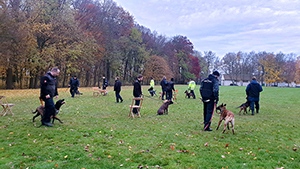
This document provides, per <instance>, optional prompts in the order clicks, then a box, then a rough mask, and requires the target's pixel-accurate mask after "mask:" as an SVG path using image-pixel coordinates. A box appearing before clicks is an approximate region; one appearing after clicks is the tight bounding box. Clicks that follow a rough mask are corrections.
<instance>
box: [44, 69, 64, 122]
mask: <svg viewBox="0 0 300 169" xmlns="http://www.w3.org/2000/svg"><path fill="white" fill-rule="evenodd" d="M59 72H60V70H59V69H58V68H57V67H53V68H52V69H51V71H50V72H47V73H46V75H44V76H43V77H42V78H41V94H40V98H41V99H43V100H44V102H45V112H44V115H43V117H42V120H41V122H42V125H45V126H48V127H53V125H52V124H51V123H50V121H51V116H52V115H54V114H55V105H54V102H53V97H55V98H56V99H58V92H57V82H56V76H58V75H59Z"/></svg>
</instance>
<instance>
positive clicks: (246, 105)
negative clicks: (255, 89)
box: [237, 98, 250, 115]
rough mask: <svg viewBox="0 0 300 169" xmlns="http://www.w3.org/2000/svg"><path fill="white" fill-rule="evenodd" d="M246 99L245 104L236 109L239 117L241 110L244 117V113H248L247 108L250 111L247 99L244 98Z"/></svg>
mask: <svg viewBox="0 0 300 169" xmlns="http://www.w3.org/2000/svg"><path fill="white" fill-rule="evenodd" d="M246 99H247V102H245V103H243V104H241V105H240V106H239V107H237V108H239V109H240V112H239V115H241V112H242V110H244V112H243V114H244V115H245V113H248V111H247V108H248V107H249V110H250V102H249V101H248V98H246Z"/></svg>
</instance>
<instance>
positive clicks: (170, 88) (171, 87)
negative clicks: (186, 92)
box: [167, 81, 175, 91]
mask: <svg viewBox="0 0 300 169" xmlns="http://www.w3.org/2000/svg"><path fill="white" fill-rule="evenodd" d="M172 90H174V91H175V89H174V82H173V81H169V82H168V84H167V91H172Z"/></svg>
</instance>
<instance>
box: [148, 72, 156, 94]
mask: <svg viewBox="0 0 300 169" xmlns="http://www.w3.org/2000/svg"><path fill="white" fill-rule="evenodd" d="M154 85H155V83H154V80H153V77H151V80H150V88H149V89H148V91H149V93H150V94H151V96H154V94H155V91H154Z"/></svg>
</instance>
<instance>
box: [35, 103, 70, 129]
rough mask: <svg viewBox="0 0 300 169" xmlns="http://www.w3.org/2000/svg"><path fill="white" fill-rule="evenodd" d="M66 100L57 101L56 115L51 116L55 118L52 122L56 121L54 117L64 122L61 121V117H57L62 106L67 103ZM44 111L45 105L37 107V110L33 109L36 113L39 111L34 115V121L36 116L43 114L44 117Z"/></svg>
mask: <svg viewBox="0 0 300 169" xmlns="http://www.w3.org/2000/svg"><path fill="white" fill-rule="evenodd" d="M64 100H65V99H62V100H58V101H57V102H56V103H55V115H54V116H51V118H52V119H53V120H52V124H53V123H54V119H56V120H58V121H59V122H60V123H63V122H61V121H60V119H59V118H57V117H56V115H57V114H58V113H59V109H60V107H61V106H62V105H63V104H65V103H66V102H65V101H64ZM44 111H45V106H44V105H42V106H39V107H37V108H36V110H35V111H32V113H33V114H34V113H37V114H36V115H35V116H34V117H33V120H32V121H33V122H34V119H35V118H36V117H38V116H39V115H41V116H42V117H43V115H44Z"/></svg>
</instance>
